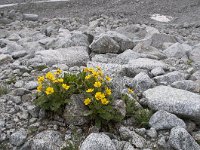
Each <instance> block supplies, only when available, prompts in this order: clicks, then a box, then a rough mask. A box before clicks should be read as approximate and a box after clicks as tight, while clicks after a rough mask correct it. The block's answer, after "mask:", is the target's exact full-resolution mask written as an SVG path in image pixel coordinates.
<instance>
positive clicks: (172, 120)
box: [149, 110, 186, 130]
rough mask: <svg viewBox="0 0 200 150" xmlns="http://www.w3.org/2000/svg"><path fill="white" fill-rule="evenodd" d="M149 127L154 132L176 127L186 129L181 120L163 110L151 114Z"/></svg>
mask: <svg viewBox="0 0 200 150" xmlns="http://www.w3.org/2000/svg"><path fill="white" fill-rule="evenodd" d="M149 125H150V126H151V127H153V128H155V129H156V130H166V129H171V128H173V127H176V126H180V127H183V128H186V124H185V123H184V121H183V120H181V119H179V118H178V117H177V116H176V115H174V114H171V113H168V112H167V111H164V110H159V111H157V112H156V113H155V114H153V115H152V116H151V118H150V120H149Z"/></svg>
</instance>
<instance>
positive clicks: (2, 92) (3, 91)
mask: <svg viewBox="0 0 200 150" xmlns="http://www.w3.org/2000/svg"><path fill="white" fill-rule="evenodd" d="M7 93H8V87H7V86H5V85H0V96H2V95H5V94H7Z"/></svg>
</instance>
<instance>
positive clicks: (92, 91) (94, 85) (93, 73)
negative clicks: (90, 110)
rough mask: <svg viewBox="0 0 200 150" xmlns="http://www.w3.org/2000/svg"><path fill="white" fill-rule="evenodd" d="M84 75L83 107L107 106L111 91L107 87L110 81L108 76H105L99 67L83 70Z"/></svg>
mask: <svg viewBox="0 0 200 150" xmlns="http://www.w3.org/2000/svg"><path fill="white" fill-rule="evenodd" d="M83 71H84V72H85V73H86V76H85V83H86V94H85V95H86V98H85V100H84V104H85V105H88V106H89V105H108V104H109V102H110V100H109V99H110V98H111V94H112V91H111V89H110V88H109V87H108V82H109V81H111V78H110V77H109V76H105V75H104V74H103V72H102V69H101V68H100V67H97V68H96V69H94V68H84V70H83Z"/></svg>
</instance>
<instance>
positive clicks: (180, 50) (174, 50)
mask: <svg viewBox="0 0 200 150" xmlns="http://www.w3.org/2000/svg"><path fill="white" fill-rule="evenodd" d="M191 50H192V48H191V46H189V45H187V44H180V43H175V44H173V45H172V46H170V47H168V48H167V49H166V50H164V51H163V52H164V53H165V54H166V55H167V57H170V58H171V57H174V58H177V59H187V58H188V57H187V54H188V52H189V51H191Z"/></svg>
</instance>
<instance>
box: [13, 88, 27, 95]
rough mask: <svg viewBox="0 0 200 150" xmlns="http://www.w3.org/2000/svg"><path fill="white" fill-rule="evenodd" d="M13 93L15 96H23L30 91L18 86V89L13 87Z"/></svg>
mask: <svg viewBox="0 0 200 150" xmlns="http://www.w3.org/2000/svg"><path fill="white" fill-rule="evenodd" d="M12 93H13V95H15V96H23V95H25V94H28V93H30V92H29V91H28V90H27V89H24V88H18V89H14V90H13V91H12Z"/></svg>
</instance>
